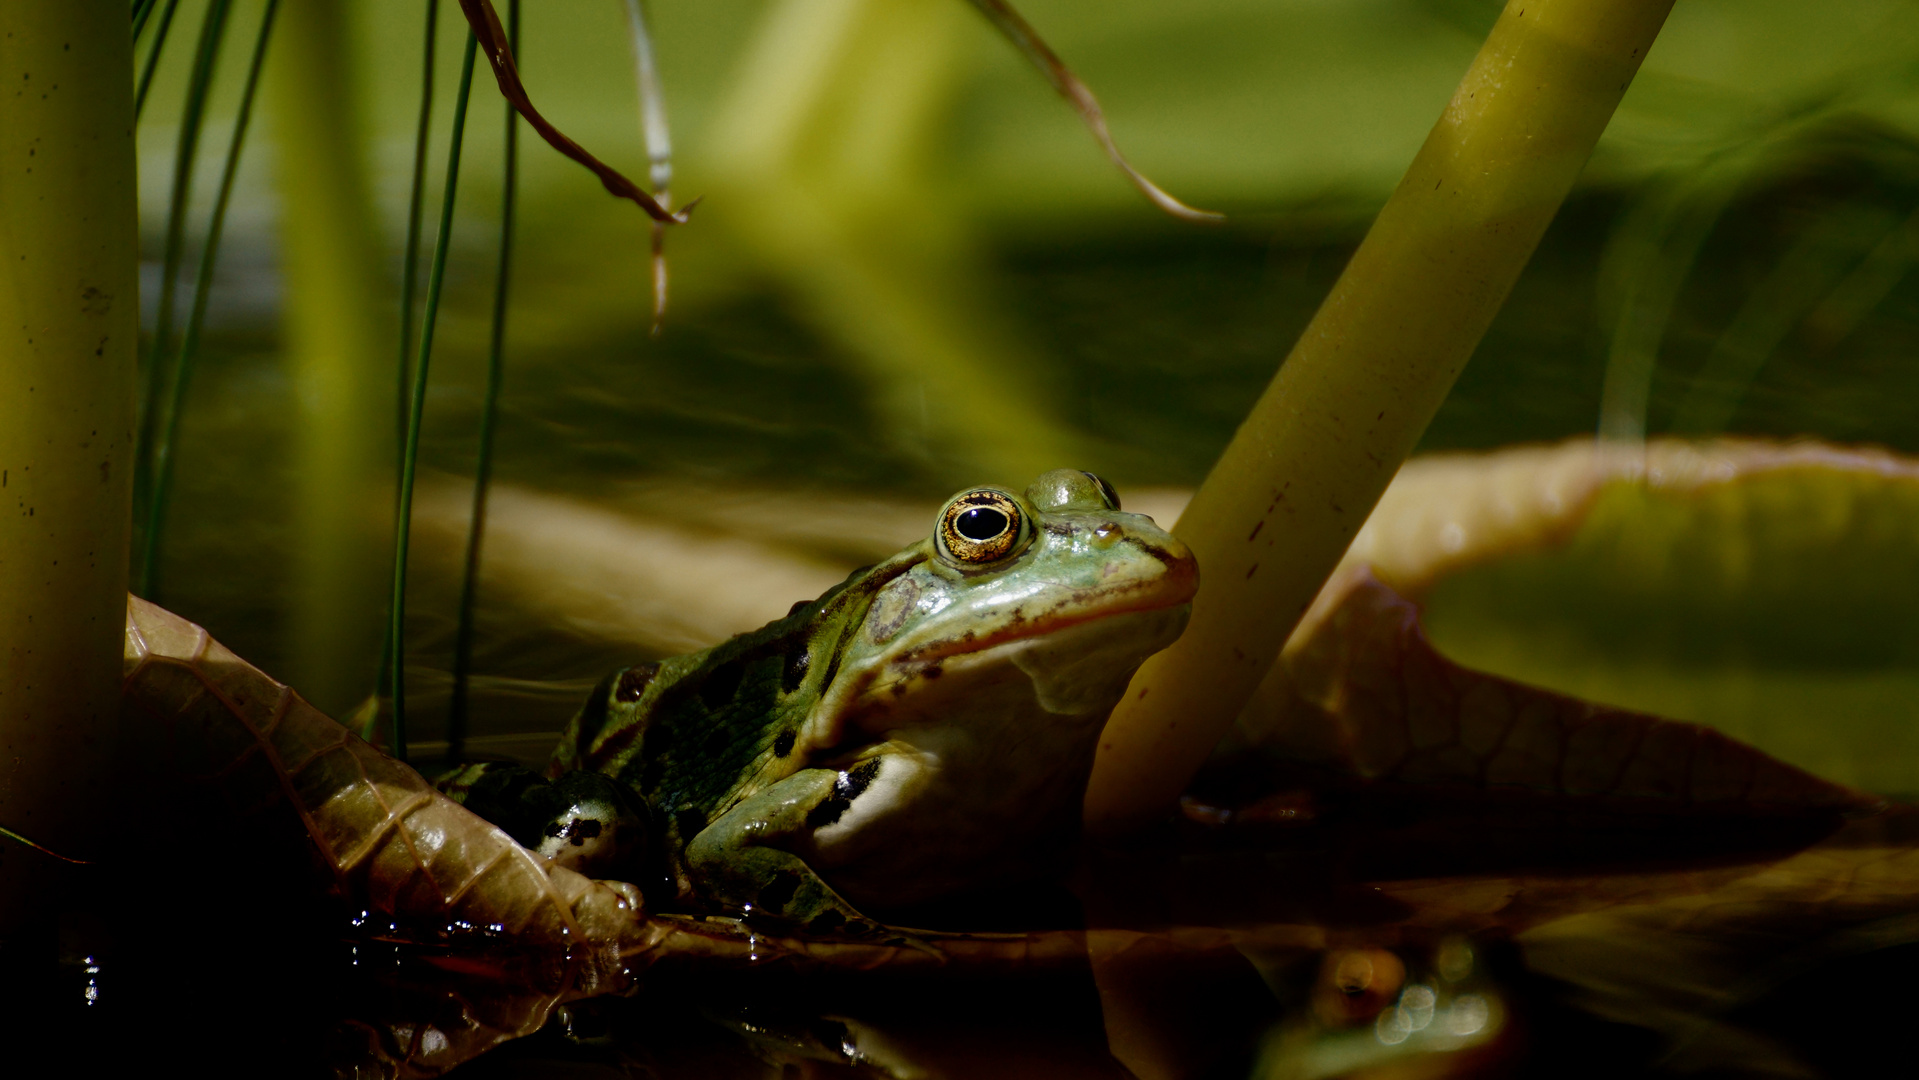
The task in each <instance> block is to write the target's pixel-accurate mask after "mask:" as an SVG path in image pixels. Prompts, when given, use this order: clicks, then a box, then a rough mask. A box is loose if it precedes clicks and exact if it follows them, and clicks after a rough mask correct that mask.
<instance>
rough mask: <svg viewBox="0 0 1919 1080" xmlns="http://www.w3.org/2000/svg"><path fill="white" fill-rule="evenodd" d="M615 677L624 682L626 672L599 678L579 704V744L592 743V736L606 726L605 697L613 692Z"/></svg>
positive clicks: (606, 703)
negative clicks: (598, 681) (591, 690)
mask: <svg viewBox="0 0 1919 1080" xmlns="http://www.w3.org/2000/svg"><path fill="white" fill-rule="evenodd" d="M628 670H629V671H630V670H632V669H630V668H629V669H628ZM615 679H618V680H620V681H621V682H622V683H624V682H625V681H626V672H624V671H621V672H615V673H613V674H612V675H608V676H607V677H606V678H604V679H601V680H600V684H599V685H598V686H595V687H594V688H593V692H592V693H590V694H588V695H587V696H586V704H584V705H582V706H580V717H579V724H580V745H581V746H586V745H589V744H590V743H592V742H593V740H594V738H595V737H597V736H598V735H599V734H600V729H601V728H603V727H605V726H606V709H607V705H608V702H607V697H608V695H609V694H610V693H614V692H615V691H614V689H613V681H614V680H615Z"/></svg>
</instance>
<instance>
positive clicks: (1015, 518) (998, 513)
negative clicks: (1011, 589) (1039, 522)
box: [936, 488, 1026, 566]
mask: <svg viewBox="0 0 1919 1080" xmlns="http://www.w3.org/2000/svg"><path fill="white" fill-rule="evenodd" d="M936 535H937V537H938V539H939V548H940V553H941V554H942V555H945V556H946V557H947V558H948V559H951V560H952V561H954V562H956V563H960V564H963V565H968V566H978V565H980V564H983V563H991V562H998V561H999V560H1001V559H1004V558H1006V557H1007V556H1009V555H1012V554H1015V553H1017V552H1018V551H1019V549H1020V548H1021V547H1022V546H1024V543H1025V539H1026V515H1025V514H1023V513H1021V512H1020V508H1019V504H1018V503H1016V502H1014V501H1013V500H1012V499H1011V498H1010V497H1008V496H1007V495H1006V494H1004V493H1003V492H998V491H993V490H991V489H989V488H982V489H980V490H978V491H969V492H967V493H966V494H964V495H961V496H959V497H958V498H956V499H954V500H953V501H952V502H950V503H947V504H946V509H945V510H942V511H941V512H940V523H939V528H938V530H936Z"/></svg>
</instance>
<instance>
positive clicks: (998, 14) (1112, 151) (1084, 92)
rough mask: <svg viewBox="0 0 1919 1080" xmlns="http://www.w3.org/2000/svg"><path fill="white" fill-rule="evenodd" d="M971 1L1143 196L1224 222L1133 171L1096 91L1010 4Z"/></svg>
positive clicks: (1191, 216)
mask: <svg viewBox="0 0 1919 1080" xmlns="http://www.w3.org/2000/svg"><path fill="white" fill-rule="evenodd" d="M969 2H970V3H971V4H972V5H973V6H974V7H976V8H978V9H979V11H980V14H982V15H985V16H986V18H987V21H989V22H991V23H992V24H993V26H994V27H995V28H996V29H998V30H999V32H1000V33H1001V34H1004V35H1005V36H1006V40H1008V41H1010V42H1012V43H1013V46H1014V47H1015V48H1017V49H1018V50H1019V51H1020V52H1022V53H1025V54H1026V58H1027V59H1028V60H1030V61H1032V62H1033V66H1034V67H1036V68H1038V69H1039V71H1040V74H1042V75H1044V76H1046V81H1047V82H1049V83H1052V84H1053V89H1055V90H1057V91H1059V94H1060V96H1061V97H1063V98H1065V99H1066V100H1067V101H1069V102H1071V103H1072V105H1073V108H1075V109H1077V110H1079V117H1080V120H1081V121H1082V122H1084V123H1085V124H1086V127H1087V130H1089V131H1091V132H1092V133H1093V138H1095V139H1098V140H1099V145H1100V146H1101V147H1102V148H1103V149H1105V151H1106V156H1107V158H1108V159H1110V160H1111V161H1112V163H1113V164H1114V165H1116V166H1118V167H1119V171H1120V172H1123V173H1125V174H1126V179H1128V180H1131V181H1132V182H1133V186H1134V187H1136V188H1138V189H1139V191H1140V194H1142V195H1145V196H1146V197H1147V198H1148V199H1151V200H1152V202H1153V205H1154V206H1157V207H1159V208H1160V209H1161V210H1164V211H1166V212H1167V213H1169V214H1171V215H1173V216H1174V217H1176V218H1184V219H1186V220H1187V221H1221V220H1224V219H1225V215H1224V214H1218V213H1215V212H1213V211H1211V210H1199V209H1195V208H1194V207H1191V206H1188V205H1186V204H1185V203H1183V202H1180V201H1179V200H1178V199H1175V198H1173V197H1172V196H1171V195H1169V194H1167V193H1166V191H1165V190H1164V189H1163V188H1161V187H1160V186H1159V185H1158V184H1155V183H1153V182H1152V181H1151V180H1149V179H1147V178H1146V174H1145V173H1142V172H1140V171H1139V170H1138V169H1135V168H1133V163H1132V162H1130V161H1127V160H1126V155H1125V154H1122V153H1120V151H1119V144H1118V143H1115V142H1114V141H1113V133H1112V132H1111V131H1109V130H1107V127H1106V114H1105V112H1103V111H1101V109H1100V107H1099V100H1098V99H1097V98H1095V97H1094V96H1093V91H1092V90H1090V89H1088V88H1087V86H1086V84H1085V83H1083V82H1081V81H1080V79H1079V76H1077V75H1075V74H1073V72H1072V69H1071V68H1068V67H1067V66H1066V62H1065V61H1064V60H1061V59H1060V58H1059V55H1058V54H1057V53H1055V52H1054V51H1053V50H1052V49H1051V48H1050V47H1048V46H1047V44H1046V42H1044V41H1042V40H1040V36H1039V34H1038V33H1037V32H1035V31H1034V29H1033V27H1032V25H1031V24H1029V23H1028V22H1027V21H1026V20H1025V19H1023V18H1021V17H1020V14H1019V12H1017V11H1014V10H1013V8H1012V6H1011V5H1009V4H1007V3H1006V2H1005V0H969Z"/></svg>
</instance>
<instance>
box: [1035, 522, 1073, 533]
mask: <svg viewBox="0 0 1919 1080" xmlns="http://www.w3.org/2000/svg"><path fill="white" fill-rule="evenodd" d="M1041 528H1043V529H1045V530H1046V531H1047V532H1049V533H1052V534H1053V535H1054V536H1068V537H1070V536H1072V535H1073V527H1072V526H1071V525H1068V524H1066V523H1065V522H1063V521H1049V522H1047V523H1046V524H1045V525H1042V526H1041Z"/></svg>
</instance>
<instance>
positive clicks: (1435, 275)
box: [1086, 0, 1672, 836]
mask: <svg viewBox="0 0 1919 1080" xmlns="http://www.w3.org/2000/svg"><path fill="white" fill-rule="evenodd" d="M1671 6H1672V0H1511V2H1509V3H1508V5H1507V7H1506V10H1505V12H1504V14H1502V15H1501V16H1500V19H1499V22H1498V23H1497V24H1496V25H1495V26H1494V27H1493V30H1492V34H1491V35H1490V36H1489V37H1488V38H1487V39H1486V44H1485V45H1484V46H1483V47H1482V48H1481V49H1480V52H1479V55H1478V56H1477V57H1476V58H1475V59H1474V61H1473V65H1472V67H1471V68H1470V69H1469V70H1468V71H1467V73H1466V77H1465V79H1464V80H1463V81H1462V82H1461V83H1460V85H1459V89H1458V90H1457V91H1455V92H1454V94H1453V99H1452V101H1451V103H1449V104H1448V105H1447V107H1446V111H1445V112H1444V113H1443V114H1442V115H1441V116H1440V118H1439V123H1438V124H1437V125H1435V126H1434V128H1433V131H1432V134H1430V135H1429V136H1427V139H1426V143H1425V145H1424V146H1423V147H1421V148H1420V151H1419V154H1418V156H1417V157H1415V158H1414V159H1413V163H1412V166H1411V168H1409V169H1408V170H1407V172H1406V176H1405V178H1404V179H1402V180H1401V181H1400V183H1399V187H1398V189H1397V190H1395V191H1394V192H1393V195H1392V198H1391V199H1389V200H1388V201H1387V203H1386V206H1385V208H1384V209H1382V210H1381V211H1380V214H1379V218H1378V220H1377V221H1375V222H1374V224H1373V228H1372V230H1371V232H1369V233H1368V234H1367V236H1366V239H1365V241H1364V242H1363V243H1362V244H1361V245H1360V248H1359V251H1358V252H1356V253H1355V254H1354V256H1353V260H1352V262H1351V263H1350V264H1349V265H1348V266H1347V267H1346V271H1345V273H1344V274H1343V275H1341V277H1340V279H1339V282H1338V283H1337V284H1336V285H1335V286H1334V287H1333V291H1332V294H1331V295H1330V296H1328V297H1327V299H1326V302H1325V303H1324V304H1323V305H1322V306H1321V307H1320V309H1319V313H1318V314H1317V315H1316V316H1314V318H1313V321H1312V323H1311V324H1310V325H1309V326H1308V327H1307V328H1306V331H1305V333H1303V334H1302V335H1301V336H1300V339H1299V342H1298V343H1297V344H1296V345H1294V347H1293V351H1292V353H1291V354H1290V355H1289V356H1288V357H1287V358H1286V362H1285V364H1284V365H1283V366H1282V367H1281V368H1280V370H1279V373H1278V374H1277V375H1275V376H1274V378H1273V381H1272V383H1271V384H1270V385H1269V386H1268V387H1267V388H1266V392H1265V393H1264V394H1263V395H1261V397H1260V400H1259V402H1258V404H1257V405H1255V406H1254V408H1253V412H1252V414H1251V415H1250V416H1249V417H1248V418H1247V419H1246V422H1245V423H1244V424H1242V425H1241V426H1240V429H1239V432H1238V433H1237V434H1236V435H1235V436H1234V437H1233V441H1232V443H1231V444H1230V445H1229V446H1228V447H1227V448H1226V451H1225V453H1224V454H1222V455H1221V457H1220V460H1219V462H1218V463H1217V464H1216V465H1214V467H1213V471H1212V473H1211V474H1210V475H1209V476H1208V477H1207V478H1206V482H1205V483H1204V484H1203V485H1202V486H1201V487H1200V489H1199V492H1198V493H1197V495H1195V497H1194V499H1193V502H1192V505H1191V506H1190V507H1189V508H1188V509H1187V511H1186V513H1185V515H1184V516H1182V517H1181V518H1180V521H1179V524H1178V526H1177V527H1176V528H1175V530H1174V532H1175V533H1176V534H1177V535H1178V536H1179V537H1180V538H1181V539H1182V540H1185V541H1186V542H1187V543H1188V544H1190V545H1191V546H1192V548H1193V551H1194V553H1195V554H1197V555H1198V556H1199V565H1200V572H1201V574H1202V575H1203V584H1202V586H1201V589H1200V593H1199V597H1198V598H1197V600H1195V602H1194V605H1193V620H1192V623H1191V625H1190V626H1189V627H1188V628H1187V630H1186V634H1185V636H1184V637H1182V638H1181V639H1180V640H1179V641H1178V642H1177V643H1176V644H1175V645H1174V646H1173V647H1172V648H1171V649H1168V650H1167V651H1166V652H1163V653H1161V654H1159V655H1158V656H1155V657H1154V658H1153V659H1151V660H1149V661H1148V662H1147V663H1146V665H1145V666H1144V667H1143V668H1141V670H1140V672H1139V674H1138V675H1136V676H1135V677H1134V679H1133V683H1132V686H1131V688H1130V689H1129V690H1128V692H1127V696H1126V699H1125V700H1124V701H1123V702H1121V704H1120V706H1119V708H1118V709H1116V710H1114V713H1113V717H1112V719H1111V720H1110V721H1109V722H1108V724H1107V727H1106V732H1105V734H1104V736H1103V737H1102V738H1101V740H1100V746H1099V752H1098V758H1097V761H1096V763H1095V766H1094V770H1093V777H1092V781H1091V784H1090V786H1089V787H1088V790H1087V795H1086V820H1087V825H1088V827H1089V829H1090V830H1091V831H1092V832H1094V833H1095V834H1102V835H1109V836H1110V835H1114V834H1117V833H1121V832H1124V831H1126V830H1128V829H1130V828H1132V827H1135V826H1138V825H1140V824H1142V823H1144V822H1147V821H1150V820H1151V819H1152V818H1153V817H1155V816H1156V815H1157V814H1159V813H1160V812H1162V811H1163V810H1164V809H1165V808H1166V807H1168V806H1170V805H1171V803H1172V801H1173V799H1174V798H1175V797H1176V796H1177V795H1178V793H1179V791H1180V789H1181V788H1182V787H1183V786H1184V784H1185V783H1186V780H1187V779H1188V778H1189V777H1190V776H1191V775H1192V774H1193V771H1194V770H1195V769H1196V768H1198V766H1199V764H1200V762H1201V761H1203V760H1204V759H1205V757H1206V755H1207V753H1208V752H1209V751H1210V750H1211V748H1212V746H1213V744H1214V743H1215V742H1216V741H1217V740H1218V738H1219V736H1220V734H1221V733H1223V732H1224V731H1225V730H1226V728H1227V726H1228V725H1229V724H1230V723H1231V722H1232V720H1233V717H1234V716H1235V715H1236V714H1237V713H1238V711H1239V709H1240V707H1241V706H1242V705H1243V704H1244V703H1245V701H1246V699H1247V697H1248V695H1249V694H1250V693H1251V692H1252V690H1253V688H1254V686H1255V685H1256V684H1257V683H1258V682H1259V680H1260V678H1261V676H1262V675H1263V674H1264V673H1265V671H1266V670H1267V668H1268V667H1270V666H1271V664H1272V662H1273V657H1274V655H1275V654H1276V653H1277V652H1278V651H1279V647H1280V645H1281V644H1282V643H1283V642H1284V641H1285V640H1286V637H1287V635H1288V634H1289V633H1290V632H1291V630H1292V628H1293V626H1294V624H1295V623H1296V622H1298V620H1299V617H1300V615H1301V614H1302V613H1304V612H1305V610H1306V608H1307V606H1308V605H1309V604H1310V603H1311V602H1312V600H1313V597H1314V595H1315V594H1316V593H1317V592H1318V591H1319V588H1320V586H1321V585H1322V584H1323V583H1324V582H1325V580H1326V577H1327V575H1328V574H1329V573H1331V571H1332V569H1333V567H1334V565H1335V564H1336V563H1337V562H1338V561H1339V557H1340V554H1341V553H1342V552H1344V551H1345V549H1346V546H1347V544H1348V543H1349V542H1350V541H1351V540H1352V538H1353V535H1354V534H1355V533H1356V532H1358V531H1359V527H1360V525H1361V524H1363V523H1364V522H1365V520H1366V517H1367V515H1368V514H1369V513H1370V512H1371V511H1372V508H1373V504H1374V503H1376V502H1378V501H1379V497H1380V495H1381V493H1383V492H1384V491H1385V489H1386V485H1387V483H1388V482H1389V481H1391V480H1392V478H1393V473H1394V472H1395V471H1397V470H1398V468H1399V465H1400V462H1402V461H1403V460H1405V458H1406V455H1407V454H1408V453H1410V452H1411V451H1412V449H1413V446H1414V444H1415V443H1417V442H1418V441H1419V437H1420V435H1421V433H1423V432H1424V431H1425V430H1426V425H1427V423H1428V422H1430V421H1431V419H1432V417H1433V414H1434V413H1435V412H1436V411H1437V410H1438V408H1439V404H1440V402H1441V401H1442V400H1443V399H1444V398H1445V396H1446V393H1447V392H1448V391H1449V390H1450V389H1451V388H1452V385H1453V380H1454V379H1455V378H1457V377H1458V375H1459V372H1460V370H1461V369H1462V368H1463V367H1464V366H1465V364H1466V360H1467V358H1468V357H1469V356H1471V355H1472V351H1473V349H1474V348H1475V347H1476V346H1477V345H1478V344H1479V339H1480V337H1481V336H1482V335H1483V334H1484V333H1485V330H1486V327H1487V326H1488V325H1489V324H1490V323H1491V322H1492V319H1493V316H1494V315H1495V314H1496V313H1497V312H1498V310H1499V307H1500V305H1501V304H1502V303H1504V301H1505V299H1506V294H1507V293H1508V292H1509V291H1510V290H1511V288H1512V285H1513V282H1514V281H1515V280H1516V279H1517V278H1518V276H1519V272H1520V270H1521V269H1522V268H1524V266H1525V265H1526V261H1527V259H1529V258H1530V257H1531V256H1532V252H1533V248H1534V247H1536V246H1537V245H1538V243H1539V238H1540V236H1541V235H1542V234H1544V232H1545V230H1546V225H1547V223H1548V222H1550V221H1551V220H1552V217H1553V214H1554V213H1555V212H1556V211H1557V210H1558V209H1559V204H1560V203H1561V202H1562V201H1563V200H1564V199H1565V197H1566V193H1567V192H1568V191H1569V190H1571V188H1572V184H1573V180H1574V179H1575V178H1576V177H1577V176H1578V174H1579V171H1580V169H1581V168H1582V167H1583V166H1584V165H1585V162H1586V159H1587V157H1588V156H1589V155H1590V154H1591V153H1592V148H1593V146H1594V144H1595V143H1597V142H1598V140H1599V135H1600V133H1601V132H1602V131H1604V130H1605V127H1606V123H1607V121H1608V120H1609V119H1610V118H1611V116H1612V113H1613V109H1614V108H1615V107H1616V106H1617V105H1618V103H1619V99H1620V96H1621V95H1623V94H1624V93H1625V90H1626V86H1627V85H1628V84H1629V83H1630V82H1631V81H1632V77H1633V74H1634V73H1635V72H1636V71H1637V70H1638V68H1639V63H1640V61H1641V60H1642V59H1644V57H1645V55H1646V50H1647V49H1648V48H1649V47H1650V46H1651V45H1652V41H1653V38H1654V36H1655V35H1656V34H1657V33H1658V32H1659V27H1660V26H1661V24H1662V23H1664V21H1665V18H1666V13H1667V11H1668V10H1670V8H1671Z"/></svg>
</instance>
